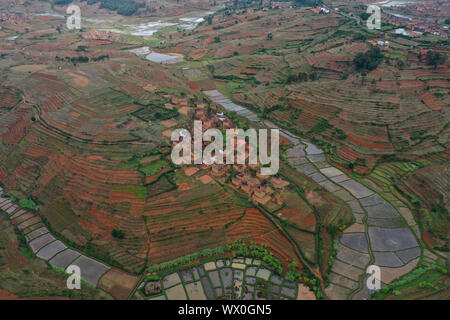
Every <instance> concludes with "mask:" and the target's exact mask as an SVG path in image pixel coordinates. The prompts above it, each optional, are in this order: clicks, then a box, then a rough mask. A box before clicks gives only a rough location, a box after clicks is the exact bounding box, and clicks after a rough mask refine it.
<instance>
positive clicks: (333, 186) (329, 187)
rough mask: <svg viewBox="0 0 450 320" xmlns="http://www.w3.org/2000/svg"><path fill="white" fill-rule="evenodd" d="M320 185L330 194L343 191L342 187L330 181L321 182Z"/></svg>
mask: <svg viewBox="0 0 450 320" xmlns="http://www.w3.org/2000/svg"><path fill="white" fill-rule="evenodd" d="M319 184H320V185H321V186H322V187H324V188H325V189H327V190H328V191H330V192H336V191H338V190H340V189H341V187H339V186H338V185H337V184H335V183H333V182H331V181H329V180H326V181H322V182H319Z"/></svg>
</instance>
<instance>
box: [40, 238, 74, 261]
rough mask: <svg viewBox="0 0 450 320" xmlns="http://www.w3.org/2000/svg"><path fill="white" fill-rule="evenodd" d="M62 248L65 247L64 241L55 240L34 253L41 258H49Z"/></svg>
mask: <svg viewBox="0 0 450 320" xmlns="http://www.w3.org/2000/svg"><path fill="white" fill-rule="evenodd" d="M64 249H67V247H66V246H65V245H64V243H62V242H61V241H59V240H57V241H54V242H52V243H50V244H48V245H46V246H45V247H43V248H42V249H41V250H39V251H38V253H37V254H36V255H37V256H38V257H39V258H41V259H44V260H49V259H51V258H52V257H54V256H55V255H56V254H57V253H59V252H61V251H63V250H64Z"/></svg>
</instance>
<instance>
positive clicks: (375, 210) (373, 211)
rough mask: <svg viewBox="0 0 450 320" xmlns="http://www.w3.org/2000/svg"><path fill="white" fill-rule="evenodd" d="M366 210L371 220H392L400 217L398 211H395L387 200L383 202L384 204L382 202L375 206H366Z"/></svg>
mask: <svg viewBox="0 0 450 320" xmlns="http://www.w3.org/2000/svg"><path fill="white" fill-rule="evenodd" d="M364 208H365V209H366V211H367V213H368V214H369V217H370V218H378V219H380V218H388V219H392V218H397V217H400V216H399V214H398V212H397V210H395V209H394V207H392V206H391V205H390V204H389V203H388V202H387V201H386V200H383V202H381V203H379V204H377V205H375V206H370V207H366V206H364Z"/></svg>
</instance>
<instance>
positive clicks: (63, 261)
mask: <svg viewBox="0 0 450 320" xmlns="http://www.w3.org/2000/svg"><path fill="white" fill-rule="evenodd" d="M79 256H81V254H80V253H79V252H77V251H75V250H72V249H67V250H64V251H63V252H60V253H58V254H57V255H56V256H54V257H53V258H52V259H51V260H50V261H49V263H50V264H51V265H52V266H54V267H55V268H61V269H66V268H67V267H68V266H69V265H70V264H71V263H72V262H73V261H75V260H76V259H77V258H78V257H79Z"/></svg>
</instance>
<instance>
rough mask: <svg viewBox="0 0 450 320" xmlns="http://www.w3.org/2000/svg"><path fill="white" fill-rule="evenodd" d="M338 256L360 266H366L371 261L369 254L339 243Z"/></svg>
mask: <svg viewBox="0 0 450 320" xmlns="http://www.w3.org/2000/svg"><path fill="white" fill-rule="evenodd" d="M337 257H338V259H339V260H342V261H344V262H347V263H348V264H351V265H354V266H357V267H359V268H365V267H366V266H367V264H368V263H369V261H370V256H369V255H368V254H366V253H361V252H359V251H355V250H353V249H350V248H347V247H346V246H343V245H342V244H339V249H338V252H337Z"/></svg>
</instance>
